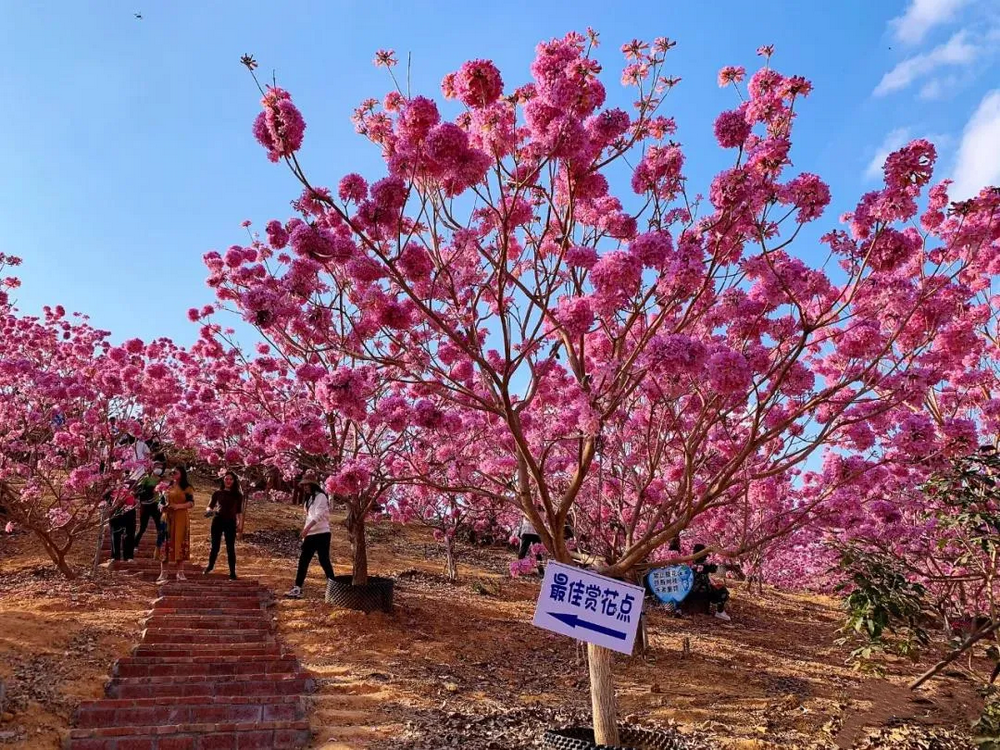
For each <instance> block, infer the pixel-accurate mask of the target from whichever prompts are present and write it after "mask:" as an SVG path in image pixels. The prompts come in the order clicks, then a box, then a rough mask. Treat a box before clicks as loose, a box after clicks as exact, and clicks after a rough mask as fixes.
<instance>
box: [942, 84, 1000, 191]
mask: <svg viewBox="0 0 1000 750" xmlns="http://www.w3.org/2000/svg"><path fill="white" fill-rule="evenodd" d="M952 179H954V181H955V183H954V184H953V185H952V186H951V188H950V189H949V191H948V193H949V195H950V197H951V198H952V199H953V200H964V199H966V198H971V197H972V196H974V195H976V194H977V193H978V192H979V191H980V190H981V189H982V188H984V187H986V186H987V185H1000V89H994V90H993V91H990V92H989V93H987V94H986V96H984V97H983V100H982V101H981V102H980V103H979V107H978V108H977V109H976V111H975V113H974V114H973V115H972V117H971V118H970V119H969V122H968V123H966V125H965V130H964V131H963V132H962V142H961V144H959V147H958V158H957V160H956V163H955V173H954V177H953V178H952Z"/></svg>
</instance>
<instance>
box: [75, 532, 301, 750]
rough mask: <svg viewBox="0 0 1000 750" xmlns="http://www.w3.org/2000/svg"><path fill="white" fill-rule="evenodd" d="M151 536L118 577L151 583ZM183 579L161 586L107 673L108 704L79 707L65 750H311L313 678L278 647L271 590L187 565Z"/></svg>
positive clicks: (155, 569) (155, 572) (119, 570)
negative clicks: (308, 699)
mask: <svg viewBox="0 0 1000 750" xmlns="http://www.w3.org/2000/svg"><path fill="white" fill-rule="evenodd" d="M153 539H155V534H154V536H153ZM153 539H150V538H149V535H148V533H147V535H146V536H145V537H143V540H142V544H141V549H140V551H139V553H138V554H137V560H136V561H135V562H133V563H131V564H127V565H126V564H122V565H119V566H118V568H117V570H116V575H123V574H127V573H128V572H133V573H135V574H138V575H140V576H142V577H143V578H151V577H154V578H155V576H156V575H158V573H159V564H158V563H157V562H156V561H155V560H153V558H152V552H153V549H154V544H153ZM113 565H117V564H113ZM187 574H188V576H189V580H188V581H186V582H181V581H174V580H171V581H170V582H169V583H167V584H165V585H162V586H160V589H159V592H160V596H159V598H158V599H156V600H155V601H154V602H153V609H152V610H151V611H150V613H149V617H148V618H147V619H146V620H145V630H143V632H142V637H141V640H140V642H139V645H138V646H136V647H135V649H134V650H133V652H132V655H131V656H127V657H124V658H122V659H119V660H118V662H117V663H116V664H115V666H114V667H113V668H112V673H111V675H112V676H111V680H110V681H109V682H108V684H107V689H106V693H107V697H106V698H104V699H102V700H97V701H89V702H85V703H82V704H81V705H80V706H79V708H78V709H77V712H76V715H75V717H74V728H73V729H72V730H70V735H69V737H68V739H67V742H66V747H67V748H70V750H245V749H246V748H303V747H306V746H307V745H308V743H309V740H310V731H309V722H308V721H306V718H305V716H306V708H305V701H304V695H305V694H306V693H308V692H310V691H311V689H312V680H311V679H310V678H309V676H308V675H307V674H306V673H305V672H304V671H303V670H302V669H301V667H300V665H299V663H298V661H297V660H296V659H295V658H294V656H292V655H290V654H288V653H286V652H285V650H284V649H283V648H282V646H281V644H280V643H278V640H277V637H276V635H275V632H274V622H273V619H272V618H271V617H270V615H269V614H268V607H269V606H270V603H271V599H272V597H271V594H270V592H269V591H268V590H267V589H265V588H264V587H262V586H260V585H259V584H258V583H257V582H255V581H244V580H238V581H230V580H229V579H228V577H227V576H221V575H220V576H214V575H213V576H202V575H201V573H200V571H198V570H197V569H195V568H194V567H193V566H188V570H187ZM171 578H172V576H171Z"/></svg>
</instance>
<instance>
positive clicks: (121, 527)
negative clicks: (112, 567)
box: [108, 498, 135, 562]
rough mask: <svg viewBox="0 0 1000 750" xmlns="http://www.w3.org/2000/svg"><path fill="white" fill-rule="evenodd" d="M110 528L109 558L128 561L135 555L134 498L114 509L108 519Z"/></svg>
mask: <svg viewBox="0 0 1000 750" xmlns="http://www.w3.org/2000/svg"><path fill="white" fill-rule="evenodd" d="M108 527H109V528H110V529H111V559H113V560H124V561H125V562H129V561H131V560H132V557H133V556H134V555H135V499H134V498H129V499H128V501H126V504H125V505H123V506H122V507H121V508H119V509H118V510H116V511H115V514H114V515H113V516H112V517H111V520H110V521H108Z"/></svg>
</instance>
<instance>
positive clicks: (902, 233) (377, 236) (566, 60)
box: [216, 32, 993, 744]
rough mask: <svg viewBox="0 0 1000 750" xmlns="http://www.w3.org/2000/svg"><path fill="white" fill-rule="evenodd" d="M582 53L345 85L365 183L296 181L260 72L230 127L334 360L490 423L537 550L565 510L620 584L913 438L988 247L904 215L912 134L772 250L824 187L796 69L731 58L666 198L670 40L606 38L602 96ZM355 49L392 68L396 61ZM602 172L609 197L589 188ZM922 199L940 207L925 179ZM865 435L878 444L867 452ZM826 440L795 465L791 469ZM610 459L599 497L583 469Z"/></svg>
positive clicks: (850, 488) (278, 110) (792, 510)
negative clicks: (431, 94) (507, 78)
mask: <svg viewBox="0 0 1000 750" xmlns="http://www.w3.org/2000/svg"><path fill="white" fill-rule="evenodd" d="M596 44H597V35H596V34H594V33H593V32H588V35H587V36H582V35H578V34H569V35H567V36H566V37H564V38H562V39H555V40H552V41H550V42H544V43H542V44H540V45H539V46H538V48H537V55H536V58H535V60H534V62H533V63H532V65H531V76H532V80H531V81H530V82H529V83H526V84H525V85H522V86H520V87H517V88H515V89H513V90H510V92H509V93H507V94H505V89H504V82H503V80H502V78H501V75H500V72H499V71H498V70H497V69H496V67H495V66H494V65H493V64H492V63H491V62H489V61H487V60H475V61H471V62H468V63H466V64H464V65H463V66H462V67H461V68H460V69H459V70H458V71H457V72H455V73H452V74H449V75H447V76H446V77H445V78H444V81H443V83H442V89H443V92H444V95H445V97H446V98H448V99H456V100H457V101H458V103H459V104H460V105H461V110H460V111H459V112H458V113H457V114H456V115H455V116H454V119H453V120H452V121H448V120H446V119H445V118H444V117H443V116H442V113H441V110H440V109H439V107H438V105H437V104H436V103H435V102H434V101H432V100H431V99H429V98H426V97H424V96H417V95H413V94H411V92H409V91H403V90H401V89H400V88H398V87H397V89H396V90H394V91H390V92H389V93H388V94H387V95H386V96H385V97H384V98H383V99H382V100H381V101H379V100H375V99H371V100H368V101H366V102H364V103H363V104H362V105H361V106H360V107H359V108H358V109H357V110H356V111H355V117H354V119H355V124H356V127H357V130H358V132H359V133H361V134H362V135H364V136H366V137H367V138H368V139H369V140H370V141H372V142H373V143H374V144H375V145H376V146H378V147H379V148H380V149H381V150H382V154H383V157H384V159H385V163H386V167H387V170H388V175H387V176H386V177H383V178H381V179H379V180H377V181H375V182H373V183H371V184H369V182H368V181H367V180H365V179H364V178H362V177H361V176H360V175H357V174H349V175H346V176H344V177H343V178H342V179H341V180H340V182H339V184H338V186H337V187H336V188H335V189H327V188H324V187H321V186H319V185H317V184H316V183H314V182H313V181H312V179H311V178H310V177H309V176H307V174H306V171H305V169H304V167H303V166H302V164H301V163H300V160H299V155H298V152H299V150H300V149H301V147H302V145H303V137H304V131H305V121H304V119H303V117H302V115H301V114H300V113H299V111H298V110H297V109H296V108H295V106H294V104H293V103H292V100H291V97H290V95H289V94H288V92H286V91H284V90H282V89H278V88H268V89H267V90H262V92H263V100H262V104H263V111H262V112H261V113H260V115H259V116H258V118H257V120H256V122H255V124H254V133H255V135H256V136H257V138H258V140H259V141H260V142H261V144H262V145H263V146H264V147H265V149H266V150H267V152H268V156H269V158H270V159H271V160H272V161H276V162H279V161H280V162H284V163H285V164H286V165H287V166H288V167H289V168H290V169H291V171H292V173H293V174H294V175H295V176H296V177H297V178H298V179H299V180H300V182H301V183H302V185H303V188H304V192H303V194H302V196H301V198H300V199H299V206H300V208H304V209H305V212H306V213H308V214H309V216H308V217H307V220H306V221H304V222H303V221H301V220H299V219H296V220H293V221H292V222H290V223H287V224H285V225H281V224H279V223H272V224H271V225H269V227H271V228H273V233H274V235H275V236H277V237H278V238H279V240H280V241H279V242H278V243H273V242H272V244H278V245H279V246H280V245H281V244H283V243H284V242H289V243H290V244H291V246H292V250H293V252H294V254H295V259H294V260H291V258H289V262H290V263H292V264H295V265H297V266H299V267H308V268H309V269H310V270H309V272H308V274H307V276H308V279H309V281H308V283H309V284H312V283H314V282H313V279H314V278H321V279H323V283H324V285H325V287H326V288H327V289H328V290H329V292H328V293H329V294H330V295H331V296H332V297H334V298H336V299H338V300H344V301H345V303H344V305H343V306H341V307H338V308H337V313H338V314H341V315H342V317H340V318H338V320H337V325H338V326H343V330H344V332H345V335H343V336H339V337H338V345H339V346H340V347H341V351H344V352H349V353H350V356H351V357H353V358H355V359H356V360H357V361H359V362H360V361H363V362H369V363H372V364H373V365H377V366H378V367H380V368H382V369H381V371H380V372H381V373H382V374H383V377H388V378H391V379H392V380H393V381H395V382H397V383H405V384H407V386H408V387H409V388H411V389H414V390H416V391H418V392H419V393H420V394H421V396H424V395H426V396H428V397H433V398H434V399H435V400H436V401H437V402H440V403H448V404H449V405H450V407H449V409H450V412H449V413H454V414H455V415H456V417H457V418H456V421H455V425H456V426H457V425H459V424H464V423H465V420H466V415H470V414H476V415H486V416H488V418H489V419H492V420H495V423H496V424H497V425H498V434H497V440H496V445H497V446H499V447H500V448H501V449H503V451H505V452H506V464H505V465H503V468H502V470H501V471H500V472H499V473H498V474H497V477H498V479H501V480H507V479H510V480H511V481H512V482H513V484H514V494H515V497H516V499H517V503H518V505H519V507H520V509H521V511H522V512H523V513H524V514H525V515H527V516H528V518H529V519H530V520H531V522H532V523H533V524H534V526H535V528H536V529H537V530H538V532H539V534H540V536H541V538H542V540H543V543H544V545H545V546H546V548H547V549H548V551H549V552H550V553H551V554H552V556H553V557H554V558H555V559H556V560H560V561H564V562H568V561H570V560H571V559H572V558H571V554H570V549H569V546H568V544H567V539H566V535H565V532H564V529H565V526H566V521H567V519H568V518H569V516H570V513H571V512H573V511H574V509H579V510H581V515H582V516H583V517H584V518H589V519H592V520H591V523H590V526H591V532H592V536H593V537H594V538H598V537H599V538H601V540H602V544H603V549H602V554H601V557H602V564H601V565H600V566H599V568H600V570H602V572H604V573H606V574H608V575H611V576H619V577H624V576H626V575H629V574H631V573H632V572H634V571H635V570H636V569H638V568H640V567H641V566H642V565H644V564H645V563H646V562H647V561H648V560H649V559H651V557H653V556H655V555H656V554H657V553H658V551H659V550H661V548H662V547H664V546H665V545H666V544H667V543H668V542H669V541H670V540H671V539H672V538H674V537H675V536H676V535H677V534H678V533H679V532H680V531H682V530H684V529H687V528H697V529H704V531H705V533H713V532H719V531H721V530H725V529H727V528H728V529H732V527H734V526H735V525H736V519H737V518H738V517H739V515H740V514H741V513H743V514H744V515H745V513H746V510H747V509H750V508H752V509H754V512H758V511H759V512H761V513H762V514H763V515H762V516H761V522H760V523H754V524H750V525H749V527H748V528H749V529H750V532H749V533H747V534H745V535H744V538H739V537H738V536H737V535H733V534H729V535H728V536H727V535H722V534H719V538H720V545H722V544H723V542H725V546H726V548H727V551H729V552H730V553H732V554H745V553H746V552H748V551H749V550H750V549H752V548H753V546H754V545H759V544H761V543H763V542H764V541H766V540H767V539H771V538H776V537H779V536H781V535H783V534H787V533H790V532H791V531H793V530H794V529H795V528H798V527H800V526H801V525H802V524H803V523H805V521H806V520H808V519H809V517H810V516H811V515H814V514H817V513H820V512H825V509H827V508H829V507H830V506H831V504H833V506H834V507H840V506H849V505H850V504H851V503H852V502H855V500H856V497H857V493H856V492H855V489H854V488H856V487H857V486H858V485H859V483H860V482H862V481H864V480H863V477H864V475H865V473H866V472H868V471H870V470H874V469H875V468H877V467H879V466H882V465H884V463H885V462H886V461H887V460H890V459H894V458H896V457H899V458H900V459H906V460H910V459H912V457H913V456H919V455H920V454H921V452H922V445H921V435H920V429H919V428H918V426H917V425H915V424H914V423H913V418H912V417H913V410H914V407H917V408H919V405H920V404H921V403H922V400H923V399H924V398H926V396H927V394H928V392H929V390H930V389H931V388H932V387H934V386H935V385H937V384H939V383H941V382H942V380H943V379H944V378H945V377H946V376H947V375H948V374H949V373H951V372H953V370H954V368H953V364H954V363H953V361H946V358H942V357H940V356H938V355H937V353H936V351H935V348H936V347H935V341H936V338H937V335H938V333H939V331H941V330H942V329H943V328H945V327H947V326H948V325H949V324H951V323H952V322H953V321H955V320H956V319H957V318H959V317H961V315H962V314H963V310H964V305H965V303H966V299H967V297H968V293H967V290H966V288H965V287H964V285H963V283H962V280H961V276H962V273H963V271H964V270H965V269H966V268H967V267H968V266H969V265H970V263H973V262H975V259H976V258H978V257H980V254H981V253H983V252H984V251H985V250H986V249H987V245H986V243H985V241H984V239H983V238H981V237H979V238H977V239H975V240H970V241H968V242H966V241H964V240H963V241H956V240H955V239H954V238H953V237H951V236H950V235H948V234H947V233H946V232H939V228H935V227H926V226H925V227H924V231H923V232H921V231H920V230H917V229H915V228H913V227H911V226H908V222H910V220H911V219H913V218H914V217H915V216H916V215H917V212H918V209H917V200H918V198H919V197H920V195H921V192H922V190H923V189H924V188H925V187H926V186H927V185H928V184H929V183H930V181H931V177H932V169H933V163H934V160H935V151H934V148H933V146H932V145H931V144H930V143H928V142H926V141H915V142H914V143H912V144H910V145H908V146H906V147H905V148H903V149H901V150H900V151H898V152H896V153H895V154H893V155H891V156H890V157H889V159H888V160H887V162H886V167H885V184H884V187H883V188H882V189H880V190H878V191H874V192H872V193H869V194H867V195H865V196H864V197H863V198H862V200H861V201H860V202H859V203H858V205H857V207H856V208H855V210H854V211H853V212H851V213H850V214H848V215H847V216H846V217H845V220H846V222H847V225H848V226H847V227H846V229H843V230H834V231H831V232H829V233H828V234H826V235H824V237H823V239H822V243H821V244H820V245H819V246H818V247H817V246H816V245H809V246H808V247H805V248H803V249H802V250H800V251H798V252H797V253H793V252H792V248H793V246H795V245H796V240H797V239H800V235H801V232H802V229H803V227H805V226H806V225H808V224H810V223H812V222H815V221H816V220H817V219H819V218H820V217H821V216H822V215H823V212H824V210H825V209H826V207H827V205H828V204H829V202H830V191H829V189H828V187H827V186H826V184H825V183H824V182H823V181H822V180H821V179H820V178H819V177H818V176H816V175H813V174H809V173H800V174H794V173H792V174H789V171H790V167H791V161H790V158H789V157H790V148H791V133H792V128H793V125H794V123H795V120H796V117H797V115H798V111H797V110H798V109H799V108H800V107H801V103H802V101H803V100H804V99H805V97H806V96H808V94H809V93H810V91H811V85H810V83H809V82H808V81H807V80H805V79H803V78H801V77H797V76H785V75H782V74H780V73H778V72H777V71H775V70H773V69H771V68H770V65H769V61H770V55H771V49H770V48H762V49H761V50H760V54H761V55H762V56H763V57H764V58H765V62H766V64H765V65H764V67H763V68H762V69H761V70H759V71H758V72H757V73H755V74H754V75H753V76H752V77H751V78H750V79H749V81H748V82H747V84H746V87H745V89H744V88H743V86H742V84H743V82H744V79H745V76H746V74H745V71H744V70H743V68H739V67H728V68H725V69H723V71H722V72H721V73H720V76H719V82H720V85H724V86H725V85H732V86H733V87H734V88H735V89H736V91H737V92H738V95H739V98H740V102H739V103H738V105H737V106H736V107H735V108H734V109H732V110H730V111H726V112H723V113H722V114H721V115H720V116H719V117H718V119H717V120H716V123H715V134H716V138H717V140H718V142H719V145H720V146H722V147H723V148H725V149H728V150H729V151H730V153H731V154H732V155H733V165H732V167H731V168H729V169H726V170H724V171H723V172H721V173H720V174H719V175H717V176H716V177H715V179H714V180H713V181H712V183H711V186H710V190H709V194H708V198H707V200H706V199H704V198H702V197H701V196H698V195H693V194H692V193H691V192H690V191H688V189H687V184H686V179H685V177H684V162H685V156H684V153H683V151H682V149H681V146H680V145H679V144H678V143H676V142H675V141H674V140H672V138H671V136H672V134H673V132H674V122H673V121H672V120H671V119H670V118H668V117H665V116H663V115H661V114H659V112H660V109H661V108H662V105H663V102H664V97H665V95H666V93H667V92H668V91H669V90H671V89H672V87H673V86H674V84H675V83H676V80H675V79H671V78H669V77H666V76H664V75H663V73H662V71H663V66H664V62H665V59H666V55H667V53H668V51H669V49H670V48H671V47H672V46H673V43H672V42H670V41H668V40H666V39H657V40H656V41H655V42H654V43H652V44H651V45H650V44H646V43H643V42H640V41H633V42H631V43H629V44H626V45H624V47H623V48H622V49H623V52H624V55H625V58H626V64H625V67H624V70H623V73H622V82H623V84H625V85H626V86H627V87H629V88H630V89H631V94H632V97H633V99H634V103H633V105H632V106H631V108H630V109H629V110H625V109H619V108H602V107H604V104H605V99H606V90H605V87H604V85H603V84H602V82H601V80H600V77H599V74H600V73H601V65H600V64H599V63H598V62H597V60H596V59H595V58H594V57H593V56H592V53H593V50H594V48H595V46H596ZM244 62H245V64H247V65H248V67H249V68H251V70H252V69H253V67H254V65H255V63H254V62H253V60H252V58H246V59H245V60H244ZM376 64H379V65H383V66H386V67H387V68H389V71H390V73H391V72H392V66H393V65H394V64H395V56H394V55H393V53H392V52H391V51H383V52H380V53H379V54H378V55H377V56H376ZM393 80H395V79H393ZM624 170H627V174H628V176H630V186H631V195H616V194H615V193H614V192H612V182H613V181H618V179H619V178H618V177H617V175H621V174H622V172H623V171H624ZM930 200H931V204H932V206H934V207H936V208H935V210H938V211H940V210H941V209H943V208H944V206H945V205H946V203H947V198H946V192H945V189H944V188H941V187H935V188H934V189H933V190H932V191H931V198H930ZM942 201H943V202H942ZM963 211H965V213H966V215H975V216H980V215H985V214H989V213H990V212H991V211H993V209H992V208H991V205H990V204H989V202H988V201H986V200H984V199H981V200H977V201H974V202H973V203H972V204H970V205H968V206H967V207H966V208H965V209H963ZM286 237H287V239H285V238H286ZM798 244H800V245H801V244H802V243H801V241H800V242H799V243H798ZM817 251H820V252H822V253H823V254H825V255H826V256H827V258H828V263H827V265H831V266H839V269H838V268H832V269H831V271H830V272H829V273H828V272H827V270H826V269H825V267H820V264H818V263H816V259H817V258H819V257H821V256H819V255H818V254H817ZM231 252H232V253H233V254H234V256H235V254H237V253H242V254H249V253H251V252H256V251H254V250H252V249H251V248H242V249H240V248H237V249H234V250H233V251H231ZM216 262H217V263H220V264H221V263H223V261H222V259H221V258H220V259H218V260H217V261H216ZM234 262H235V257H234ZM314 274H315V276H314ZM256 309H257V310H258V311H259V312H262V313H263V314H265V316H272V315H274V314H275V311H280V310H281V309H282V307H281V305H280V304H275V300H273V299H270V298H268V299H267V300H266V301H265V300H263V299H262V300H261V301H260V303H259V304H257V305H256ZM281 314H282V313H281V312H278V315H281ZM326 325H329V320H328V321H327V323H326ZM427 427H428V428H429V429H435V427H434V425H427ZM438 429H440V432H441V434H443V435H444V434H452V433H451V431H450V429H449V428H447V427H444V426H443V425H442V426H441V427H439V428H438ZM890 435H891V438H892V441H893V443H892V451H890V452H889V453H886V454H885V455H878V456H874V455H872V456H869V455H866V452H868V451H870V450H872V449H873V447H874V446H875V445H876V443H879V442H880V441H882V442H884V439H885V438H886V437H887V436H890ZM602 445H603V446H607V447H608V448H607V452H606V453H602V450H600V446H602ZM825 447H831V452H830V453H829V454H828V455H827V456H826V457H825V459H824V462H823V468H822V470H821V471H813V472H811V473H809V474H807V475H805V476H803V477H801V478H796V477H797V473H798V472H799V471H800V467H801V466H802V465H803V464H804V463H805V462H806V461H807V459H809V458H810V457H811V456H813V455H814V454H816V455H818V452H821V451H822V450H823V449H824V448H825ZM833 449H836V450H835V451H833ZM500 465H501V464H498V468H500ZM602 465H605V469H606V470H605V471H604V472H603V473H602V471H601V467H602ZM608 469H610V471H608ZM615 471H617V472H618V475H617V476H615V475H614V472H615ZM626 472H627V473H628V474H629V476H628V477H627V478H626V477H624V476H623V474H624V473H626ZM609 474H611V476H612V477H613V478H614V479H615V482H616V483H617V486H616V487H615V489H614V491H613V492H612V493H611V494H612V499H609V498H608V495H607V494H606V493H604V492H603V491H602V490H601V487H600V484H599V483H600V482H601V481H608V479H607V477H608V475H609ZM602 478H603V479H602ZM789 493H794V499H792V498H791V497H790V495H789ZM601 503H607V505H605V506H604V507H602V506H601ZM611 519H615V520H616V523H617V524H618V526H619V527H620V529H621V530H622V533H620V534H618V537H617V538H614V535H613V534H609V523H610V521H611ZM588 653H589V657H590V659H589V661H590V668H591V694H592V701H593V707H594V722H595V733H596V737H597V740H598V742H602V743H607V744H615V742H616V741H617V729H616V724H615V709H614V691H613V686H612V681H611V669H610V664H611V661H610V652H608V651H606V650H604V649H601V648H599V647H593V646H592V647H590V648H589V649H588Z"/></svg>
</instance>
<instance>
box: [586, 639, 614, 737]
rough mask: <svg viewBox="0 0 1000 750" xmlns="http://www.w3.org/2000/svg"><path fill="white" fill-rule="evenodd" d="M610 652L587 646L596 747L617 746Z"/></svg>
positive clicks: (601, 648)
mask: <svg viewBox="0 0 1000 750" xmlns="http://www.w3.org/2000/svg"><path fill="white" fill-rule="evenodd" d="M611 654H612V652H611V650H610V649H606V648H604V647H603V646H595V645H594V644H593V643H588V644H587V661H588V662H589V664H590V704H591V709H592V711H593V718H594V741H595V742H596V743H597V744H598V745H617V744H618V706H617V705H616V703H615V684H614V680H613V679H612V674H611Z"/></svg>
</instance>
